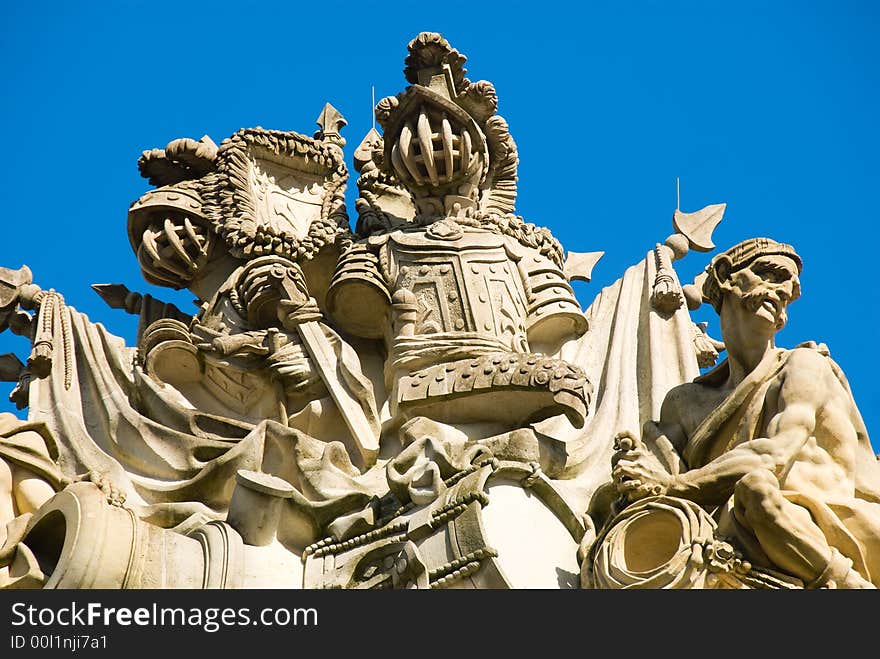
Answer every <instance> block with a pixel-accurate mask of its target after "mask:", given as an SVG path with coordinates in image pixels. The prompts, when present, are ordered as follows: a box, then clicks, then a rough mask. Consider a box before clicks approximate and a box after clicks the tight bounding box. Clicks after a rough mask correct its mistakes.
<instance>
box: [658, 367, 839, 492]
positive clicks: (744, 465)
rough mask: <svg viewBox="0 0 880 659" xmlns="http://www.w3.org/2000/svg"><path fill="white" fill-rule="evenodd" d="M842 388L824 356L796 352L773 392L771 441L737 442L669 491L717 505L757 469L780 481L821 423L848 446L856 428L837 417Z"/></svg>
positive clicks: (671, 484)
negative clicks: (830, 422)
mask: <svg viewBox="0 0 880 659" xmlns="http://www.w3.org/2000/svg"><path fill="white" fill-rule="evenodd" d="M838 387H839V383H838V381H837V379H836V378H834V377H833V374H832V372H831V369H830V367H829V365H828V363H827V362H826V361H825V358H824V357H822V356H821V355H819V354H818V353H816V352H814V351H812V350H796V351H795V352H794V353H793V354H792V355H791V356H790V357H789V361H788V364H787V365H786V368H785V371H784V372H783V378H782V382H781V384H780V385H779V389H778V392H777V393H776V394H775V397H776V401H775V402H776V410H777V411H776V414H774V416H773V417H772V418H771V419H770V421H769V423H768V424H767V437H758V438H755V439H752V440H750V441H747V442H744V443H742V444H739V445H737V446H735V447H734V448H732V449H731V450H729V451H727V452H726V453H723V454H722V455H720V456H718V457H717V458H715V459H714V460H712V461H711V462H709V463H708V464H706V465H705V466H703V467H700V468H698V469H692V470H690V471H687V472H685V473H683V474H680V475H678V476H676V477H674V478H672V479H670V482H669V483H668V487H667V491H668V493H669V494H671V495H673V496H679V497H683V498H686V499H690V500H692V501H695V502H697V503H701V504H719V503H721V502H723V501H724V500H726V499H727V498H728V497H729V496H730V495H731V494H732V493H733V488H734V486H735V485H736V483H737V482H738V481H739V480H740V479H741V478H742V477H743V476H745V475H746V474H748V473H749V472H751V471H754V470H755V469H762V468H763V469H768V470H770V471H772V472H773V473H774V474H776V476H777V477H781V476H783V475H784V474H786V473H787V472H788V470H789V469H791V466H792V464H793V462H794V461H795V460H796V459H797V456H798V452H799V451H800V450H801V448H802V447H803V446H804V445H805V444H806V442H807V440H808V439H809V438H810V437H811V436H813V435H814V434H815V433H816V431H817V420H819V419H822V422H823V425H825V424H826V423H827V421H828V420H832V419H834V420H835V423H834V426H835V427H834V428H831V429H829V430H832V431H833V432H835V434H836V435H838V439H839V440H843V441H844V442H848V441H849V439H850V438H849V437H848V434H849V433H852V428H851V427H848V425H847V424H845V423H842V422H841V421H842V420H841V419H840V418H839V417H840V415H841V410H840V409H838V408H840V401H839V397H838V396H837V395H836V393H837V391H836V390H837V388H838ZM770 395H773V394H770ZM852 439H855V437H854V433H853V437H852Z"/></svg>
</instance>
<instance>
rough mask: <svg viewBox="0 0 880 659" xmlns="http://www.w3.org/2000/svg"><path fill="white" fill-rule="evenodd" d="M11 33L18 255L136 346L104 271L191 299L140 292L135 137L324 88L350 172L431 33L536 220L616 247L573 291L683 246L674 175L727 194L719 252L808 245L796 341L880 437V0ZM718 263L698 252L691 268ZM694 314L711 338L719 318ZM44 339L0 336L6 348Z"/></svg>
mask: <svg viewBox="0 0 880 659" xmlns="http://www.w3.org/2000/svg"><path fill="white" fill-rule="evenodd" d="M0 24H2V25H3V27H2V28H0V62H2V67H0V77H2V86H0V89H2V93H3V103H2V104H0V125H2V126H3V128H4V139H3V148H4V157H3V158H2V159H0V180H2V185H0V208H2V209H3V210H2V212H3V218H2V221H3V231H4V234H3V236H4V238H3V240H2V241H0V265H4V266H7V267H12V268H17V267H19V266H21V265H22V264H23V263H27V264H28V265H29V266H30V267H31V269H32V270H33V273H34V278H35V281H36V282H37V283H38V284H40V285H41V286H43V287H44V288H50V287H52V288H55V289H57V290H58V291H60V292H61V293H63V294H64V296H65V298H66V300H67V301H68V303H69V304H71V305H73V306H74V307H76V308H77V309H79V310H80V311H84V312H86V313H88V314H89V315H90V317H92V319H94V320H96V321H100V322H103V323H104V324H105V325H106V326H107V327H108V328H110V329H111V331H114V332H115V333H117V334H120V335H122V336H126V337H129V339H131V338H132V337H133V334H134V331H135V322H134V319H133V317H130V316H126V315H125V314H123V313H122V312H119V311H111V310H109V309H107V308H106V307H105V305H104V303H103V302H102V301H101V300H100V299H99V298H98V297H97V295H95V294H94V293H93V292H92V291H91V289H90V288H89V285H90V284H92V283H103V282H113V283H116V282H119V283H124V284H126V285H127V286H128V287H129V288H131V289H133V290H139V291H141V292H149V293H153V294H154V295H157V296H160V297H163V298H164V299H166V300H169V301H175V302H177V303H178V305H179V306H181V308H189V309H190V310H192V311H195V307H193V306H192V305H191V303H190V299H191V296H190V295H188V294H187V293H186V292H185V291H184V292H177V293H175V292H173V291H166V290H161V289H156V288H154V287H151V286H148V285H146V284H145V283H143V280H142V279H141V277H140V273H139V270H138V266H137V262H136V260H135V258H134V255H133V253H132V251H131V248H130V246H129V244H128V239H127V236H126V231H125V221H126V212H127V209H128V205H129V204H130V203H131V202H132V201H134V200H135V199H137V197H139V196H140V195H141V194H143V193H144V192H145V191H146V190H148V189H149V187H150V186H149V185H148V183H147V181H146V180H144V179H142V178H140V176H139V174H138V172H137V166H136V161H137V158H138V156H139V155H140V152H141V151H142V150H144V149H149V148H153V147H163V146H164V145H165V144H166V143H168V142H169V141H170V140H172V139H174V138H177V137H193V138H196V139H197V138H199V137H200V136H202V135H204V134H206V133H207V134H209V135H210V136H211V137H212V138H213V139H214V140H215V141H216V142H218V143H219V142H220V140H222V139H223V138H224V137H227V136H229V135H230V134H232V133H233V132H235V131H236V130H238V129H239V128H242V127H249V126H257V125H260V126H263V127H266V128H274V129H282V130H296V131H299V132H302V133H307V134H311V133H312V132H313V131H314V130H315V127H316V126H315V118H316V117H317V115H318V113H319V111H320V110H321V107H322V106H323V104H324V102H326V101H330V102H331V103H333V104H334V105H335V106H336V107H337V108H338V109H339V110H340V111H341V112H342V113H343V114H344V115H345V117H346V118H347V120H348V122H349V125H348V126H347V127H346V128H345V129H344V131H343V135H344V136H345V137H346V138H347V139H348V148H347V155H348V162H349V164H350V163H351V153H352V152H353V149H354V147H355V146H356V145H357V144H358V142H359V141H360V139H361V138H362V137H363V135H364V134H365V133H366V132H367V131H368V130H369V128H370V125H371V103H370V90H371V86H375V89H376V99H379V98H381V97H382V96H385V95H388V94H393V93H396V92H397V91H399V90H401V89H402V88H403V87H404V85H405V84H406V83H405V81H404V79H403V75H402V72H401V71H402V68H403V59H404V57H405V55H406V44H407V42H408V41H409V40H410V39H411V38H412V37H413V36H415V35H416V34H417V33H418V32H419V31H422V30H432V31H437V32H441V33H442V34H443V35H444V36H446V37H447V38H448V39H449V40H450V41H451V43H452V44H453V46H455V47H456V48H458V49H459V50H460V51H461V52H462V53H464V54H465V55H467V57H468V60H469V61H468V64H467V69H468V72H469V73H468V77H469V78H470V79H471V80H479V79H487V80H491V81H492V82H494V83H495V86H496V88H497V90H498V94H499V112H500V114H502V115H503V116H504V117H505V118H506V119H507V120H508V123H509V124H510V127H511V131H512V133H513V136H514V138H515V140H516V142H517V146H518V149H519V155H520V161H521V162H520V168H519V177H520V182H519V199H518V207H517V212H518V214H520V215H522V216H524V217H525V218H526V220H528V221H531V222H535V223H536V224H541V225H545V226H548V227H550V228H551V230H552V231H553V232H554V234H555V235H556V236H557V237H558V238H559V239H560V240H561V242H562V243H563V245H564V246H565V247H566V248H567V249H570V250H574V251H596V250H604V251H605V252H606V255H605V257H604V258H603V260H602V261H600V263H599V265H598V266H597V267H596V270H595V271H594V280H593V282H592V283H591V284H589V285H578V288H577V293H578V296H579V298H580V300H581V302H582V304H583V305H584V306H586V305H588V304H589V302H590V301H591V300H592V298H593V297H594V296H595V294H596V293H598V291H599V290H600V288H601V287H602V286H605V285H608V284H610V283H611V282H613V281H614V280H615V279H616V278H617V277H618V276H620V275H621V274H622V272H623V270H624V269H625V268H626V267H627V266H628V265H630V264H631V263H633V262H635V261H636V260H638V259H639V258H641V257H642V256H643V255H644V253H645V252H646V251H647V250H649V249H650V248H651V247H652V246H653V244H654V243H655V242H658V241H661V242H662V241H663V240H664V239H665V237H666V236H667V235H669V233H670V232H671V230H672V227H671V214H672V211H673V209H674V208H675V178H676V177H680V179H681V204H682V210H685V211H694V210H697V209H699V208H701V207H702V206H704V205H706V204H710V203H718V202H726V203H727V204H728V206H727V213H726V216H725V219H724V221H723V222H722V224H721V226H720V227H719V228H718V230H717V231H716V233H715V242H716V244H717V245H718V247H719V248H720V249H724V248H726V247H728V246H730V245H732V244H733V243H735V242H738V241H739V240H742V239H744V238H748V237H752V236H770V237H772V238H775V239H777V240H781V241H785V242H790V243H792V244H794V245H795V246H796V248H797V249H798V251H799V252H800V254H801V255H802V257H803V259H804V262H805V269H804V272H803V276H802V285H803V297H802V298H801V299H800V300H798V301H797V302H796V303H794V305H793V306H792V308H791V309H790V321H789V325H788V327H786V329H785V330H783V332H782V333H781V334H780V336H779V344H780V345H783V346H786V347H791V346H794V345H795V344H797V343H799V342H800V341H804V340H807V339H814V340H817V341H824V342H826V343H827V344H828V346H829V347H830V349H831V354H832V356H833V357H834V358H835V359H836V360H837V362H838V363H839V364H840V365H841V366H842V367H843V369H844V371H845V372H846V374H847V376H848V378H849V381H850V384H851V386H852V389H853V393H854V395H855V398H856V401H857V403H858V404H859V407H860V409H861V411H862V415H863V416H864V418H865V421H866V424H867V426H868V430H869V433H870V434H871V437H872V442H873V444H874V446H875V448H876V449H877V450H880V386H878V384H877V372H878V368H877V367H878V357H877V351H876V350H875V349H874V348H875V346H874V345H873V343H874V341H875V340H876V338H877V336H878V332H877V329H876V328H877V326H878V321H880V311H878V307H880V305H878V302H880V296H878V292H877V290H878V289H877V285H876V281H877V275H876V268H877V264H878V261H880V256H878V253H877V250H878V245H880V240H878V238H880V223H878V219H880V218H878V212H877V210H876V204H875V199H874V196H875V193H876V191H877V189H878V184H880V165H878V160H877V154H878V152H880V137H878V130H877V124H876V121H877V117H878V116H880V112H878V110H880V72H878V71H880V69H878V66H877V63H878V62H880V39H878V38H877V35H878V34H880V29H878V28H880V11H878V9H877V8H876V6H875V5H874V4H873V3H869V2H864V3H859V2H824V1H823V2H810V1H805V2H792V3H788V2H774V3H764V2H736V3H730V2H675V1H666V2H597V3H590V2H586V3H554V2H542V3H517V2H504V3H489V2H480V3H463V2H454V1H453V2H450V1H445V2H437V3H402V2H401V3H395V2H382V3H378V2H376V3H373V2H357V3H333V2H320V3H318V2H315V3H295V2H260V3H244V2H241V3H224V2H210V3H208V2H187V3H184V2H175V3H171V2H164V1H156V0H154V1H151V2H144V1H135V0H127V1H125V0H122V1H118V2H97V1H96V2H88V3H72V2H41V3H10V2H7V3H3V6H2V7H0ZM353 191H354V185H353V181H352V183H351V185H350V186H349V193H348V195H347V196H348V198H349V200H353V198H354V196H353V194H352V193H353ZM352 215H353V212H352ZM710 257H711V254H699V253H695V252H692V253H691V254H690V255H688V257H687V258H686V259H685V260H684V261H683V262H681V263H679V264H678V268H677V269H678V271H679V274H680V276H681V277H682V279H685V280H687V279H692V278H693V277H694V276H695V275H696V274H697V273H698V272H699V271H700V270H701V269H702V268H703V267H704V266H705V264H706V263H707V262H708V259H709V258H710ZM694 318H695V319H696V320H709V321H710V332H711V333H713V334H714V335H716V336H717V335H718V325H717V319H716V318H715V316H714V314H713V312H712V311H711V309H709V308H704V309H701V310H699V311H697V312H696V313H695V314H694ZM27 350H28V348H27V346H26V344H25V342H24V340H23V339H21V338H20V337H15V336H13V335H11V334H10V333H8V332H7V333H5V334H3V335H0V352H10V351H12V352H16V353H17V354H18V355H19V357H20V358H21V359H22V360H24V359H25V358H26V356H27ZM2 387H3V388H2V389H0V398H2V402H0V409H8V410H10V411H11V410H13V408H12V406H11V405H10V404H8V403H6V402H5V398H6V395H7V394H8V391H9V390H10V389H11V385H8V386H7V385H2Z"/></svg>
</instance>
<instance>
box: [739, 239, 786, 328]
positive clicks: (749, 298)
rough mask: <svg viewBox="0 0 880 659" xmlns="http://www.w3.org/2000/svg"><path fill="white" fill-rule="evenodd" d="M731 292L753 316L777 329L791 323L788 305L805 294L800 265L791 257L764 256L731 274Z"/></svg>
mask: <svg viewBox="0 0 880 659" xmlns="http://www.w3.org/2000/svg"><path fill="white" fill-rule="evenodd" d="M730 284H731V292H732V293H733V295H734V296H735V297H737V298H739V301H740V303H741V304H742V305H743V306H744V307H745V308H746V309H747V310H748V311H750V312H751V313H753V314H755V315H756V316H757V317H759V318H763V319H764V320H766V321H767V322H769V323H771V324H772V325H773V326H774V327H775V328H776V329H777V330H780V329H782V327H783V326H784V325H785V322H786V321H787V320H788V315H787V313H786V310H785V308H786V306H787V305H788V303H789V302H791V301H793V300H796V299H797V298H798V297H799V296H800V294H801V284H800V279H799V278H798V267H797V264H796V263H795V262H794V261H793V260H792V259H790V258H788V257H787V256H779V255H772V256H761V257H759V258H757V259H755V260H754V261H752V262H751V263H750V264H749V265H748V266H747V267H745V268H743V269H741V270H737V271H736V272H734V273H732V274H731V275H730Z"/></svg>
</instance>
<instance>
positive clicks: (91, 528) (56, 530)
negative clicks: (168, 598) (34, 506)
mask: <svg viewBox="0 0 880 659" xmlns="http://www.w3.org/2000/svg"><path fill="white" fill-rule="evenodd" d="M28 526H29V528H28V530H27V532H26V533H25V536H24V538H23V540H22V544H23V545H25V546H26V547H27V549H28V550H30V553H31V554H32V556H33V557H34V559H35V560H36V562H37V564H38V565H39V569H40V571H41V572H42V573H43V575H45V577H46V581H45V584H44V586H43V587H44V588H93V589H97V588H102V589H119V588H122V589H127V588H231V587H236V586H238V585H239V584H237V583H236V579H237V578H239V575H240V574H241V572H242V571H241V570H240V569H236V568H237V564H238V563H239V562H240V561H241V560H242V557H243V545H242V541H241V538H240V537H239V536H238V534H237V533H236V532H235V531H234V530H233V529H232V528H231V527H230V526H229V525H228V524H225V523H223V522H210V523H209V524H206V525H204V526H202V527H199V528H198V529H196V530H195V531H194V532H192V533H191V534H190V535H189V536H185V535H181V534H179V533H175V532H173V531H169V530H167V529H162V528H160V527H158V526H155V525H152V524H147V523H145V522H142V521H141V520H139V519H138V518H137V516H136V515H135V514H134V512H133V511H131V510H128V509H126V508H119V507H115V506H111V505H109V504H108V503H107V501H106V499H105V497H104V494H103V493H102V492H101V490H100V489H98V487H97V486H95V485H94V484H92V483H87V482H83V483H74V484H73V485H71V486H69V487H67V488H66V489H64V490H62V491H61V492H59V493H58V494H56V495H55V496H54V497H53V498H52V499H50V500H49V501H48V502H46V504H44V505H43V506H42V507H41V508H40V510H39V511H37V513H36V514H35V515H34V517H33V519H32V520H31V522H30V524H29V525H28Z"/></svg>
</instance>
